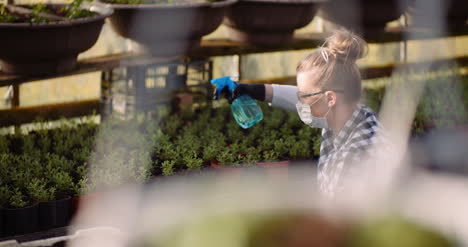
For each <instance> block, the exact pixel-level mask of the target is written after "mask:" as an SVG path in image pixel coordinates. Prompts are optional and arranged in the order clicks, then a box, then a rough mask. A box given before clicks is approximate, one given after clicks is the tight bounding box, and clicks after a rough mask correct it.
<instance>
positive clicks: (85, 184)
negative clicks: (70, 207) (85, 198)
mask: <svg viewBox="0 0 468 247" xmlns="http://www.w3.org/2000/svg"><path fill="white" fill-rule="evenodd" d="M95 188H96V184H95V183H90V181H89V179H88V176H83V177H82V178H81V179H80V180H79V181H78V182H77V183H76V184H75V185H74V186H73V192H74V195H78V196H79V195H84V194H87V193H90V192H91V191H93V190H94V189H95Z"/></svg>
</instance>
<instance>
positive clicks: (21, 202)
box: [9, 188, 29, 208]
mask: <svg viewBox="0 0 468 247" xmlns="http://www.w3.org/2000/svg"><path fill="white" fill-rule="evenodd" d="M28 204H29V201H28V199H27V198H26V196H25V195H24V194H23V193H21V191H20V189H19V188H15V189H14V191H13V193H12V194H11V196H10V200H9V205H10V207H12V208H24V207H26V206H27V205H28Z"/></svg>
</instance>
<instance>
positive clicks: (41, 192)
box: [28, 178, 55, 202]
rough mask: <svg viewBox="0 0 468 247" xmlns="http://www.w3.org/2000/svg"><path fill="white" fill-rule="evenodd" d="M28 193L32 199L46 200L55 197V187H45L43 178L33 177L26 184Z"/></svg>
mask: <svg viewBox="0 0 468 247" xmlns="http://www.w3.org/2000/svg"><path fill="white" fill-rule="evenodd" d="M28 193H29V197H30V198H31V199H32V200H33V201H39V202H46V201H51V200H54V199H55V188H54V187H49V188H47V185H46V182H45V180H44V179H39V178H33V179H32V180H31V182H30V183H29V184H28Z"/></svg>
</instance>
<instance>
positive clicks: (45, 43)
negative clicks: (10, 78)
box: [0, 4, 112, 74]
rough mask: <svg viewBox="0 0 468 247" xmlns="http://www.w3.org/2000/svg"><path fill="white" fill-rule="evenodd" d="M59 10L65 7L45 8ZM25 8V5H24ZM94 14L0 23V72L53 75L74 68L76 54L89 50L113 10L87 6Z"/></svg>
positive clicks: (93, 5) (98, 6)
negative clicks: (62, 18) (51, 19)
mask: <svg viewBox="0 0 468 247" xmlns="http://www.w3.org/2000/svg"><path fill="white" fill-rule="evenodd" d="M48 6H49V7H50V8H51V9H57V10H58V9H61V8H63V7H64V5H59V4H54V5H48ZM23 7H27V6H23ZM87 8H89V10H91V11H93V12H96V13H97V15H95V16H91V17H84V18H79V19H67V20H61V21H56V22H55V21H54V22H48V23H28V22H21V23H17V22H13V23H0V36H1V37H2V38H1V39H0V70H1V71H2V72H4V73H10V74H53V73H62V72H66V71H69V70H71V69H73V67H74V66H75V65H76V61H77V57H78V54H79V53H81V52H83V51H86V50H88V49H89V48H91V47H92V46H93V45H94V43H96V41H97V39H98V36H99V34H100V32H101V28H102V25H103V24H104V19H105V18H106V17H107V16H110V15H111V14H112V10H111V9H109V8H107V7H105V6H103V5H98V4H91V5H90V6H88V7H87Z"/></svg>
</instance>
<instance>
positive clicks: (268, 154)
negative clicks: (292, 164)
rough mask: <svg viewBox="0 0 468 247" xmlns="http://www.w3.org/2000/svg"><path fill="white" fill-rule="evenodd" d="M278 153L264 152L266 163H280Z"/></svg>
mask: <svg viewBox="0 0 468 247" xmlns="http://www.w3.org/2000/svg"><path fill="white" fill-rule="evenodd" d="M278 156H279V155H278V153H277V152H276V151H274V150H268V151H263V159H264V160H265V161H278V160H279V159H278Z"/></svg>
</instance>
